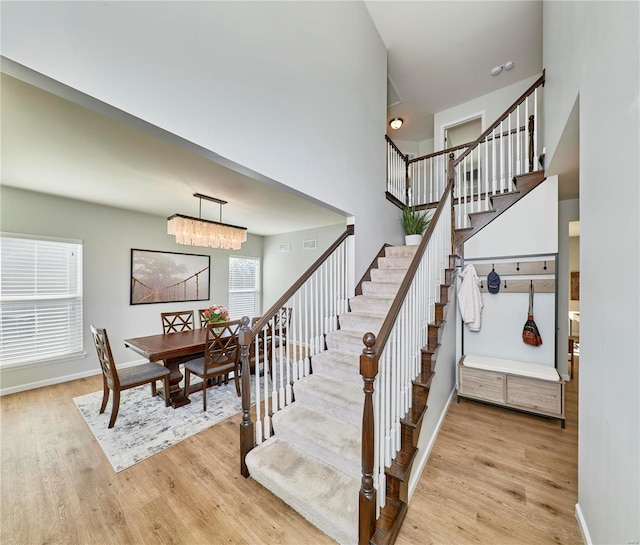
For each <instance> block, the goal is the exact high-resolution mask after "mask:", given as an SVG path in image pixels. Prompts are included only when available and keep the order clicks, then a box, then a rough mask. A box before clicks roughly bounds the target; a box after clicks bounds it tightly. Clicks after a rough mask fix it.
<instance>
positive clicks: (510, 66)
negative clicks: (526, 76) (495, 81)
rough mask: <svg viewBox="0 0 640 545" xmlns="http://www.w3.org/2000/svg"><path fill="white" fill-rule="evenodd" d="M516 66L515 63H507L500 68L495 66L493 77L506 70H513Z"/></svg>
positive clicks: (492, 70) (492, 71) (492, 72)
mask: <svg viewBox="0 0 640 545" xmlns="http://www.w3.org/2000/svg"><path fill="white" fill-rule="evenodd" d="M514 66H515V63H514V62H513V61H507V62H505V63H504V64H501V65H500V66H494V67H493V68H492V69H491V75H492V76H497V75H498V74H500V73H501V72H502V71H503V70H506V71H508V70H511V69H512V68H513V67H514Z"/></svg>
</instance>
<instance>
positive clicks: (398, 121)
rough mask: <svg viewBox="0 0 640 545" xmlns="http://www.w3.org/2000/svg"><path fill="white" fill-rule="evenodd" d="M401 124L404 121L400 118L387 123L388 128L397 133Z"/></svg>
mask: <svg viewBox="0 0 640 545" xmlns="http://www.w3.org/2000/svg"><path fill="white" fill-rule="evenodd" d="M403 123H404V120H403V119H402V118H401V117H394V118H393V119H392V120H391V121H389V127H391V128H392V129H393V130H394V131H397V130H398V129H399V128H400V127H402V124H403Z"/></svg>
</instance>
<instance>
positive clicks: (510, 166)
mask: <svg viewBox="0 0 640 545" xmlns="http://www.w3.org/2000/svg"><path fill="white" fill-rule="evenodd" d="M511 117H512V114H509V126H508V130H509V136H508V138H509V142H508V143H509V164H508V171H507V176H508V184H509V185H508V187H509V191H513V163H512V161H513V140H512V136H511Z"/></svg>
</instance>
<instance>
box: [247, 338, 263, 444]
mask: <svg viewBox="0 0 640 545" xmlns="http://www.w3.org/2000/svg"><path fill="white" fill-rule="evenodd" d="M258 335H259V334H258ZM258 335H256V336H255V338H254V339H253V343H254V346H253V349H254V350H255V354H256V358H255V373H256V382H255V389H256V394H255V397H256V423H257V425H256V444H258V445H259V444H260V443H262V421H261V420H262V412H261V410H260V370H259V369H258V357H257V354H258V340H259V338H258ZM249 348H251V347H249ZM265 380H266V377H265ZM265 403H266V398H265ZM266 409H267V408H266V406H265V412H266Z"/></svg>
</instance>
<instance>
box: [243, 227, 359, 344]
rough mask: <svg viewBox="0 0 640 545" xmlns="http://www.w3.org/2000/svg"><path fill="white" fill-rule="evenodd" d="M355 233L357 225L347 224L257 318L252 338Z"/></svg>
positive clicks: (252, 329)
mask: <svg viewBox="0 0 640 545" xmlns="http://www.w3.org/2000/svg"><path fill="white" fill-rule="evenodd" d="M354 233H355V226H354V225H347V229H346V230H345V231H344V233H342V234H341V235H340V236H339V237H338V238H337V239H336V240H335V242H334V243H333V244H332V245H331V246H329V248H327V250H326V251H325V252H324V253H323V254H322V255H321V256H320V257H319V258H318V259H317V260H316V261H315V262H314V263H313V265H311V267H309V268H308V269H307V270H306V271H305V272H304V274H303V275H302V276H301V277H300V278H298V280H296V282H295V283H294V284H293V285H292V286H291V287H290V288H289V289H288V290H287V291H285V292H284V294H283V295H282V297H280V299H278V300H277V301H276V302H275V303H274V304H273V305H271V308H270V309H269V310H267V312H265V313H264V314H263V315H262V316H261V317H260V318H259V319H258V320H256V323H255V324H253V327H252V328H251V337H252V338H253V337H255V336H256V334H257V333H258V332H260V331H261V330H262V329H263V328H264V326H266V325H267V324H268V323H269V320H271V318H273V317H274V316H275V315H276V314H278V312H280V309H281V308H282V307H283V306H285V305H286V304H287V301H289V299H291V297H292V296H293V294H294V293H296V292H297V291H298V290H299V289H300V287H301V286H302V285H303V284H304V283H305V282H306V281H307V280H309V278H310V277H311V275H312V274H313V273H314V272H316V271H317V270H318V269H319V268H320V265H322V264H323V263H324V262H325V261H326V260H327V258H328V257H329V256H330V255H331V254H332V253H333V252H334V250H335V249H336V248H337V247H338V246H340V244H342V242H343V241H344V240H346V238H347V237H349V236H351V235H353V234H354Z"/></svg>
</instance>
